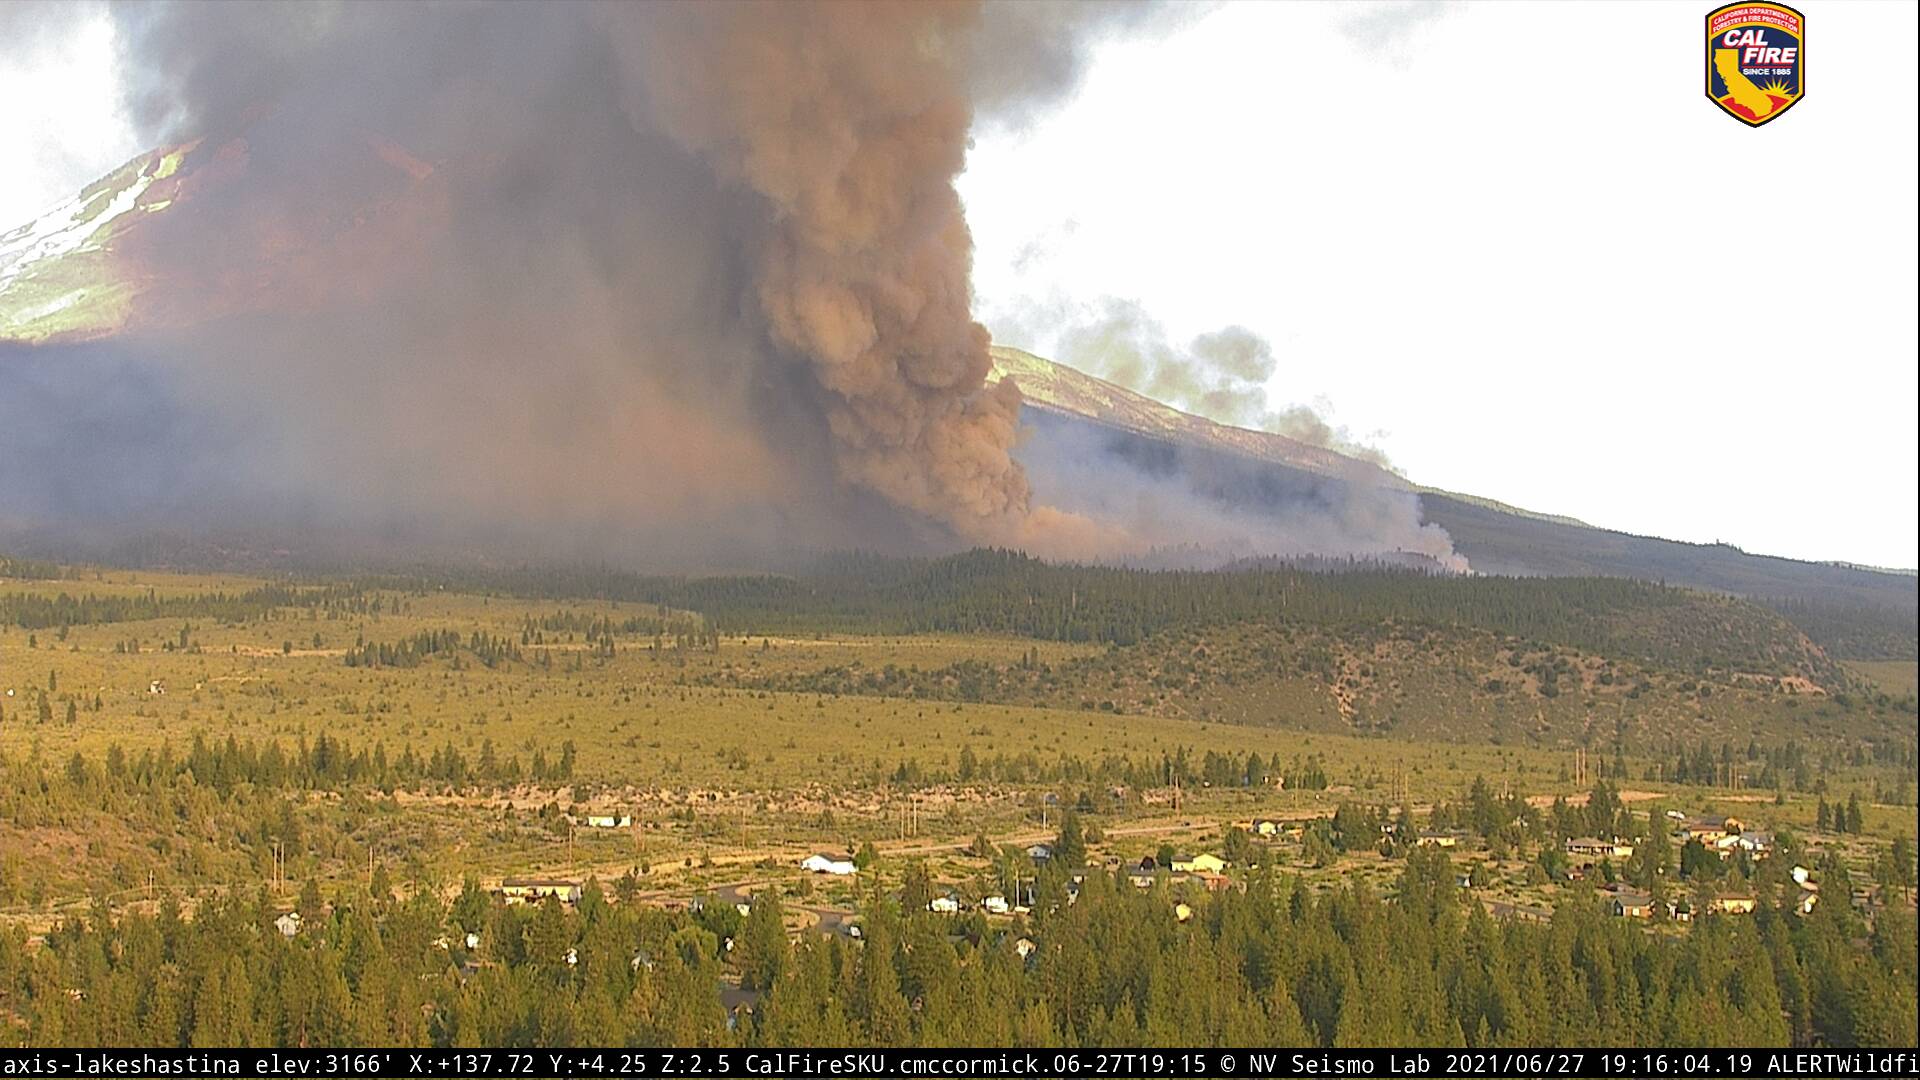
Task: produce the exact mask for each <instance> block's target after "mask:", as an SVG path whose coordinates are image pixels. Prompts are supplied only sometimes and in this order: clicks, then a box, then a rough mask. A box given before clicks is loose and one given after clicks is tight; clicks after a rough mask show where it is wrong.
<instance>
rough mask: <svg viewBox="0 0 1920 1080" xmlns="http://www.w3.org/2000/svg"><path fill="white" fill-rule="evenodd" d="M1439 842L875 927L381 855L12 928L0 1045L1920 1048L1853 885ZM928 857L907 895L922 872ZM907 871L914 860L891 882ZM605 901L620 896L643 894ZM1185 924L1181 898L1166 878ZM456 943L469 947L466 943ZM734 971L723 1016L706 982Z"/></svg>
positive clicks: (1900, 921) (1906, 944)
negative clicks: (1485, 869)
mask: <svg viewBox="0 0 1920 1080" xmlns="http://www.w3.org/2000/svg"><path fill="white" fill-rule="evenodd" d="M1455 876H1456V870H1455V868H1454V867H1453V866H1452V865H1451V864H1450V863H1449V861H1448V860H1447V858H1446V856H1445V855H1444V854H1442V853H1439V852H1435V851H1424V850H1423V851H1417V852H1415V853H1414V854H1413V855H1412V856H1410V857H1409V859H1408V860H1407V863H1406V867H1405V870H1404V872H1403V874H1402V875H1401V877H1400V879H1399V881H1398V883H1397V888H1396V894H1397V895H1395V896H1394V897H1392V898H1383V897H1381V896H1379V895H1377V894H1375V893H1374V892H1372V891H1370V889H1369V887H1368V886H1367V885H1366V884H1365V883H1364V882H1358V881H1356V882H1351V883H1348V884H1346V885H1345V886H1343V887H1340V888H1337V889H1335V890H1334V891H1331V892H1326V893H1316V892H1314V891H1312V890H1310V889H1308V888H1306V887H1304V886H1302V885H1301V884H1299V883H1298V882H1297V881H1288V880H1282V879H1280V878H1278V877H1276V876H1275V875H1273V874H1272V873H1270V872H1265V871H1262V872H1258V873H1256V874H1255V875H1253V877H1252V878H1251V880H1250V883H1249V886H1248V888H1247V889H1246V890H1245V891H1244V892H1241V891H1237V890H1229V891H1227V892H1223V893H1219V894H1213V895H1209V894H1205V893H1201V892H1184V891H1175V890H1174V888H1173V887H1171V886H1169V885H1167V884H1165V883H1161V884H1159V885H1156V886H1155V887H1154V888H1151V889H1146V890H1142V889H1136V888H1134V887H1133V886H1132V885H1131V884H1129V883H1128V881H1127V879H1126V876H1125V875H1124V874H1121V875H1106V874H1102V873H1093V874H1090V875H1088V876H1087V877H1086V879H1085V880H1084V882H1082V883H1081V884H1080V886H1079V888H1078V891H1077V896H1075V897H1074V899H1072V900H1071V902H1070V896H1071V895H1073V894H1070V892H1069V890H1068V889H1067V888H1065V879H1064V877H1063V876H1062V875H1061V873H1060V872H1059V871H1056V870H1045V871H1042V873H1041V878H1040V881H1039V883H1038V886H1037V888H1036V889H1035V890H1034V899H1035V906H1034V911H1033V913H1032V915H1031V916H1030V917H1023V918H1016V919H1015V920H1014V921H1012V922H1011V923H1007V922H990V921H988V920H987V919H986V918H984V917H983V916H981V915H978V914H972V915H967V916H943V915H936V914H932V913H929V912H927V911H925V910H924V909H923V908H922V907H921V906H919V905H918V904H916V903H913V902H911V901H909V902H896V901H895V900H894V899H893V898H892V897H891V896H888V897H879V896H869V897H868V899H867V901H866V903H865V904H864V905H863V912H862V922H861V925H862V929H863V935H862V940H860V941H857V942H856V941H854V940H852V939H850V938H847V937H845V936H841V935H832V936H823V935H820V934H816V933H810V932H809V933H805V934H802V935H801V936H800V938H799V939H798V940H797V941H796V940H793V939H792V938H790V937H789V935H788V933H787V930H786V928H785V927H784V926H783V925H782V922H781V913H780V911H779V906H778V901H777V900H775V899H774V898H773V895H772V891H770V890H763V891H761V892H760V893H757V894H756V896H755V900H754V902H753V904H752V906H751V907H750V909H749V911H748V913H747V914H746V915H745V916H742V915H741V914H739V913H738V912H737V911H736V910H735V909H734V907H733V906H732V905H730V904H719V903H710V904H706V905H704V906H701V907H700V909H699V910H697V911H690V912H689V911H676V912H668V911H665V910H661V909H658V908H653V907H649V906H645V905H642V904H638V903H634V902H628V901H626V900H616V899H613V898H609V897H608V896H607V895H606V894H605V893H604V892H603V890H602V889H601V888H600V887H599V886H598V885H597V884H593V883H589V885H588V888H587V890H586V894H585V896H584V897H583V899H582V901H581V902H580V903H579V904H578V906H577V908H575V909H567V908H563V907H562V906H560V905H559V904H558V903H557V902H555V901H548V902H545V903H543V904H540V905H537V906H532V905H530V906H521V907H508V906H502V905H500V904H498V903H497V902H495V901H493V900H492V899H491V898H490V897H489V896H488V895H487V894H486V893H484V892H483V891H481V890H480V889H479V888H478V887H477V886H476V885H474V884H473V883H471V882H469V884H468V887H467V889H466V890H465V891H464V892H463V893H462V894H461V895H460V896H459V897H458V898H456V899H455V900H454V901H453V902H452V903H451V904H450V905H449V904H447V903H445V902H444V901H442V900H441V899H440V898H439V897H438V895H437V893H436V891H434V890H420V891H418V892H416V893H415V894H414V895H413V896H411V897H410V898H408V899H405V900H399V899H396V898H394V897H393V896H392V895H391V894H390V892H389V887H388V884H387V882H386V880H385V878H384V876H383V875H380V874H376V875H375V880H374V882H373V885H372V887H371V888H369V887H368V886H365V885H361V886H357V887H356V888H355V889H354V890H353V891H352V893H351V894H349V895H343V896H339V897H336V898H335V900H334V902H333V903H332V904H331V905H328V904H326V903H325V902H324V901H323V899H322V897H321V895H320V893H319V891H318V890H317V889H313V888H311V887H310V888H308V889H307V890H305V891H304V892H303V893H302V895H301V898H300V900H299V901H298V903H297V905H295V906H296V910H298V911H299V912H300V914H301V916H302V918H301V920H300V924H299V930H298V932H297V934H295V935H294V936H292V937H288V936H286V935H284V934H283V933H282V932H280V931H279V930H278V929H277V928H276V926H275V920H276V918H277V917H278V916H279V915H280V913H281V911H282V909H281V908H280V907H279V906H278V905H276V904H274V903H272V902H271V901H270V900H269V898H268V897H267V896H265V895H264V894H262V895H259V896H251V897H249V896H227V897H225V898H217V899H212V900H208V901H205V902H203V903H202V904H201V905H200V906H199V908H198V909H197V911H196V912H195V913H194V915H193V917H192V918H191V919H189V918H186V917H183V915H182V914H181V913H180V912H179V911H178V910H176V909H174V908H172V907H170V906H163V907H162V909H161V910H160V912H159V913H158V914H157V915H129V916H122V917H119V918H115V917H112V916H110V915H108V914H107V913H106V912H105V911H104V910H101V911H96V912H95V913H94V914H92V915H91V916H88V917H85V918H73V919H69V920H67V921H66V922H64V923H62V924H61V925H59V926H58V927H56V928H55V929H53V930H52V931H51V932H49V933H48V934H47V935H46V939H45V944H44V946H42V947H40V948H38V949H30V948H28V947H27V945H26V942H25V936H24V935H25V931H24V930H21V929H14V930H10V931H8V932H6V933H5V934H0V997H3V998H4V1000H5V1001H6V1002H7V1003H8V1006H7V1007H8V1009H9V1011H10V1013H11V1014H12V1019H13V1023H11V1024H9V1025H8V1026H7V1027H6V1028H5V1029H4V1034H0V1038H3V1039H5V1040H8V1041H12V1042H16V1043H18V1044H21V1045H30V1046H40V1047H46V1046H61V1045H94V1046H100V1045H119V1046H268V1045H280V1046H356V1045H357V1046H442V1047H455V1046H476V1045H478V1046H513V1047H535V1046H573V1045H578V1046H614V1045H634V1046H684V1047H693V1046H770V1047H771V1046H863V1045H872V1046H956V1045H957V1046H1006V1047H1052V1046H1064V1047H1076V1046H1140V1045H1163V1046H1178V1045H1209V1046H1283V1047H1352V1046H1379V1045H1398V1046H1451V1047H1473V1048H1497V1047H1508V1048H1535V1047H1551V1046H1649V1047H1662V1046H1676V1047H1716V1046H1749V1047H1750V1046H1834V1047H1853V1046H1865V1047H1905V1046H1912V1045H1913V1043H1914V1041H1915V989H1914V987H1915V938H1914V919H1913V915H1912V914H1911V913H1910V912H1907V911H1889V912H1887V913H1885V914H1883V915H1882V916H1881V917H1880V918H1878V919H1876V920H1875V921H1874V922H1873V924H1872V926H1871V927H1868V926H1866V925H1864V924H1863V923H1861V922H1860V921H1859V919H1858V918H1857V916H1855V915H1854V914H1853V913H1852V912H1851V911H1849V910H1848V909H1847V907H1846V905H1844V904H1834V905H1826V904H1822V905H1819V906H1818V907H1817V908H1815V910H1814V911H1813V913H1812V914H1811V915H1808V916H1806V917H1804V918H1802V917H1798V916H1795V915H1793V914H1790V913H1788V910H1787V905H1786V904H1785V903H1783V902H1782V898H1781V897H1779V896H1776V895H1772V894H1766V893H1763V894H1762V895H1761V896H1760V897H1759V906H1758V907H1757V909H1756V910H1755V912H1754V913H1753V914H1752V915H1751V916H1750V917H1737V918H1736V917H1722V918H1710V919H1705V920H1702V921H1700V922H1698V923H1696V924H1694V926H1693V927H1692V928H1691V929H1690V930H1689V931H1687V932H1685V933H1681V934H1677V935H1669V934H1656V933H1648V932H1646V931H1645V930H1644V929H1643V928H1642V927H1641V926H1640V925H1638V924H1637V923H1636V922H1635V921H1634V920H1625V919H1612V918H1609V917H1608V916H1607V915H1606V913H1605V912H1604V910H1603V908H1602V905H1601V903H1600V901H1599V900H1598V899H1597V898H1596V897H1595V896H1594V895H1593V893H1592V892H1591V891H1590V890H1586V889H1576V890H1574V892H1573V894H1572V896H1571V897H1570V899H1569V900H1568V902H1566V903H1565V904H1563V905H1562V906H1561V907H1560V908H1559V910H1558V911H1557V912H1555V913H1554V915H1553V917H1552V919H1551V921H1549V922H1546V923H1529V922H1522V921H1501V920H1496V919H1494V918H1492V917H1490V916H1489V915H1488V914H1486V912H1485V911H1484V910H1483V909H1482V908H1481V907H1480V906H1479V905H1477V904H1473V903H1471V902H1469V901H1466V900H1464V899H1463V896H1462V893H1461V890H1459V889H1458V888H1457V886H1456V884H1455ZM916 880H917V881H918V888H917V889H916V884H915V883H916ZM924 890H925V876H924V873H923V872H918V871H915V870H913V869H910V870H909V873H908V883H907V889H906V890H905V892H907V893H911V894H914V895H913V897H912V899H914V900H917V899H918V896H919V893H920V892H924ZM621 891H622V892H625V893H627V894H628V895H629V896H631V895H632V890H631V889H626V888H623V889H622V890H621ZM1176 900H1180V901H1184V902H1185V903H1187V904H1188V905H1190V909H1191V912H1192V914H1191V917H1190V918H1187V919H1184V920H1183V919H1180V918H1177V917H1176V916H1175V910H1174V907H1175V901H1176ZM468 934H472V935H474V940H475V941H476V942H477V944H476V945H475V947H474V948H472V949H471V950H469V948H468V947H467V940H468V938H467V935H468ZM733 985H738V986H740V987H742V988H744V989H745V990H747V991H748V993H747V994H745V995H741V996H739V997H735V998H734V999H733V1000H736V1001H740V1000H741V998H742V997H743V998H744V999H745V1000H744V1003H743V1004H741V1005H740V1007H739V1008H738V1009H737V1011H733V1010H730V1009H729V1007H728V1005H727V1004H725V1003H723V999H722V996H721V992H722V989H723V987H727V986H733Z"/></svg>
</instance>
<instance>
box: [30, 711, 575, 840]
mask: <svg viewBox="0 0 1920 1080" xmlns="http://www.w3.org/2000/svg"><path fill="white" fill-rule="evenodd" d="M577 760H578V753H577V751H576V749H575V747H574V743H573V740H571V739H568V740H566V741H565V742H563V743H562V744H561V745H560V748H559V753H558V754H557V755H556V756H555V757H553V758H548V756H547V755H546V752H545V751H544V750H543V749H536V750H534V752H533V755H532V757H531V758H530V759H529V760H528V762H527V763H525V764H524V765H523V764H522V762H521V760H520V757H519V756H518V755H507V756H504V757H503V756H501V755H500V754H499V753H498V752H497V751H496V750H495V748H494V745H493V740H492V739H487V740H485V741H483V742H482V743H481V746H480V751H479V753H478V754H476V755H468V754H466V753H463V752H462V751H461V750H460V749H459V748H458V747H456V746H454V745H453V744H452V743H451V742H447V743H445V744H443V745H441V746H439V747H436V748H433V749H432V750H416V749H415V748H414V747H413V746H412V745H411V744H409V745H406V746H403V747H402V748H401V749H400V752H399V753H398V754H393V755H389V754H388V753H387V747H386V743H385V742H376V743H374V745H373V746H372V747H366V746H362V747H360V748H358V749H355V748H353V747H352V746H350V745H349V744H347V743H346V742H345V741H344V740H341V739H336V738H333V737H332V736H329V735H327V734H326V733H324V732H323V733H321V734H320V735H317V736H315V737H314V738H313V739H311V740H309V739H307V738H306V737H304V736H302V737H301V738H300V739H299V741H298V742H297V743H296V744H295V745H293V746H291V747H285V746H282V745H281V744H280V742H279V741H278V740H271V739H270V740H266V741H264V742H255V741H253V740H251V739H246V740H242V739H238V738H236V737H234V736H231V735H229V736H228V737H227V738H226V740H225V741H224V742H213V741H210V740H208V739H207V738H205V737H204V736H201V735H195V736H194V737H193V743H192V745H191V746H190V747H189V748H188V749H187V751H186V752H185V753H184V754H183V753H179V752H177V751H176V750H175V749H174V748H173V746H172V745H170V744H166V745H162V746H160V747H158V748H157V749H156V748H153V747H148V748H147V749H144V750H142V751H141V752H140V753H139V755H138V756H135V755H131V754H129V753H127V751H126V750H125V749H124V748H122V747H121V746H120V744H118V743H114V744H112V745H111V746H109V747H108V748H107V752H106V754H105V756H104V757H103V758H100V759H95V760H89V759H88V758H87V757H85V756H84V755H82V754H81V753H80V752H78V751H75V752H74V753H73V755H72V756H71V757H69V758H68V759H67V761H66V763H65V765H64V767H63V768H62V769H61V770H60V771H59V772H58V773H52V772H49V771H47V770H46V769H45V768H44V767H43V766H42V765H41V764H40V763H38V762H37V761H34V760H28V761H24V762H15V761H5V759H4V758H0V763H4V764H5V766H6V768H5V769H4V770H0V775H3V776H4V780H0V813H4V816H5V817H6V818H8V819H9V820H12V821H14V822H16V823H19V824H22V825H32V824H33V823H36V822H38V823H40V824H45V823H46V822H45V820H44V817H43V815H41V814H40V813H38V812H36V805H38V804H48V805H55V804H62V803H69V802H77V803H79V804H87V803H96V804H97V803H98V800H97V799H93V798H91V797H90V796H96V795H97V796H100V797H102V798H111V797H116V796H120V795H129V794H140V793H143V792H144V793H147V794H153V793H155V792H158V791H162V790H165V789H171V788H174V787H179V786H182V785H183V784H184V783H190V785H191V786H192V787H195V788H204V789H209V790H212V791H214V792H217V793H220V794H227V793H230V792H232V791H234V790H235V789H237V788H239V787H241V786H243V785H244V786H247V787H252V788H257V789H261V790H267V791H328V792H343V791H347V790H350V789H355V788H358V789H362V790H367V791H380V792H383V793H386V794H392V793H393V792H395V791H399V790H407V789H413V788H418V787H420V786H423V785H435V786H450V787H454V788H464V787H467V786H470V785H476V784H490V785H511V784H517V783H520V782H523V781H532V782H535V783H566V782H569V781H571V780H572V779H573V774H574V765H575V763H576V761H577ZM62 781H64V783H62Z"/></svg>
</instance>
